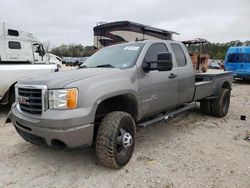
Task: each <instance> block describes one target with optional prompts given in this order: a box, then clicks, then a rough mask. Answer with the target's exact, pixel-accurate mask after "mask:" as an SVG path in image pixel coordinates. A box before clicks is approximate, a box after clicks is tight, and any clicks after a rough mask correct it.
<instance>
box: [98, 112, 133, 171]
mask: <svg viewBox="0 0 250 188" xmlns="http://www.w3.org/2000/svg"><path fill="white" fill-rule="evenodd" d="M135 130H136V128H135V122H134V119H133V118H132V116H131V115H130V114H128V113H126V112H120V111H115V112H111V113H109V114H108V115H106V116H105V117H104V118H103V120H102V122H101V124H100V127H99V129H98V131H97V137H96V155H97V158H98V160H99V162H100V163H101V164H103V165H104V166H107V167H110V168H114V169H117V168H121V167H123V166H125V165H126V164H127V163H128V162H129V160H130V158H131V156H132V154H133V151H134V145H135V132H136V131H135Z"/></svg>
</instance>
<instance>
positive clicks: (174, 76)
mask: <svg viewBox="0 0 250 188" xmlns="http://www.w3.org/2000/svg"><path fill="white" fill-rule="evenodd" d="M176 77H177V74H174V73H171V74H170V75H169V76H168V78H170V79H174V78H176Z"/></svg>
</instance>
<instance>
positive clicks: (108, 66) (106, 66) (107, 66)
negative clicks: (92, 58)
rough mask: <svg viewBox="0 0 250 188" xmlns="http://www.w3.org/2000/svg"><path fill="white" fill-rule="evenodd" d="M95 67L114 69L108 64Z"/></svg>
mask: <svg viewBox="0 0 250 188" xmlns="http://www.w3.org/2000/svg"><path fill="white" fill-rule="evenodd" d="M96 67H104V68H115V67H114V66H113V65H110V64H103V65H97V66H96Z"/></svg>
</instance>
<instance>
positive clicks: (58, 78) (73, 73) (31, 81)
mask: <svg viewBox="0 0 250 188" xmlns="http://www.w3.org/2000/svg"><path fill="white" fill-rule="evenodd" d="M119 71H122V70H120V69H118V68H86V69H84V68H83V69H77V70H69V71H61V72H55V73H50V74H46V75H43V76H39V77H32V78H27V79H24V80H22V81H19V82H18V83H19V84H27V85H46V86H47V87H48V88H51V89H52V88H53V89H58V88H64V86H65V85H67V84H70V83H72V82H75V81H78V80H82V79H87V78H92V77H97V76H104V75H108V74H113V73H115V72H119Z"/></svg>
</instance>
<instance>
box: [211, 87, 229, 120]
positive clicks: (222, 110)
mask: <svg viewBox="0 0 250 188" xmlns="http://www.w3.org/2000/svg"><path fill="white" fill-rule="evenodd" d="M229 105H230V90H229V89H226V88H222V89H221V92H220V96H219V98H217V99H213V100H212V101H211V115H213V116H215V117H224V116H226V115H227V112H228V109H229Z"/></svg>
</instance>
